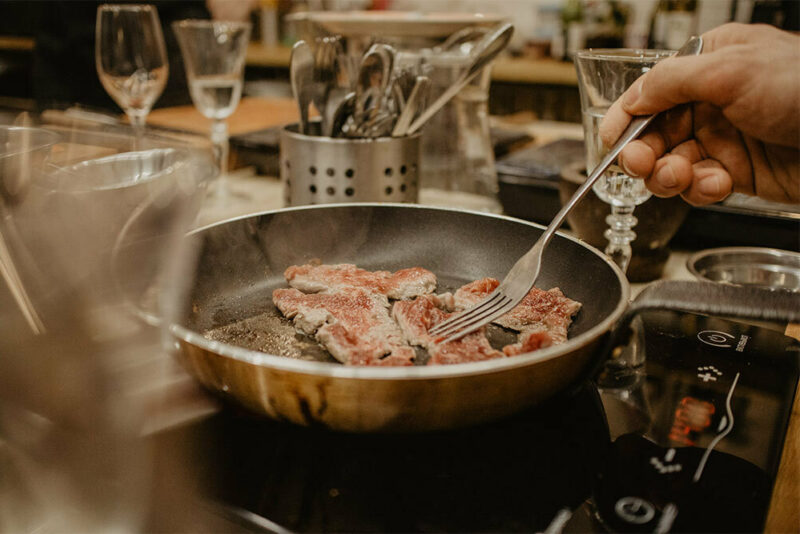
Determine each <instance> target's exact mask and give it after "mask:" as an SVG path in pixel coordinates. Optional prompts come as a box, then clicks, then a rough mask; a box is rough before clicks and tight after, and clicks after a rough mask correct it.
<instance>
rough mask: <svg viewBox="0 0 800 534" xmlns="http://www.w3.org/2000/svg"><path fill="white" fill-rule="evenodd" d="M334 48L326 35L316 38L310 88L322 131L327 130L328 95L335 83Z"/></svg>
mask: <svg viewBox="0 0 800 534" xmlns="http://www.w3.org/2000/svg"><path fill="white" fill-rule="evenodd" d="M336 64H337V58H336V48H335V46H334V41H332V40H331V39H330V38H328V37H322V38H319V39H317V46H316V49H315V50H314V76H313V83H312V89H311V100H312V102H313V103H314V107H315V108H317V111H318V112H319V115H320V117H321V120H322V131H323V133H324V132H327V131H328V130H329V128H328V120H329V117H330V116H329V115H328V106H329V104H330V102H329V101H328V100H329V95H330V93H331V91H332V90H333V88H334V85H335V83H336Z"/></svg>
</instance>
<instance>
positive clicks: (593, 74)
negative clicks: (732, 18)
mask: <svg viewBox="0 0 800 534" xmlns="http://www.w3.org/2000/svg"><path fill="white" fill-rule="evenodd" d="M674 53H675V52H674V51H672V50H637V49H628V48H618V49H589V50H582V51H579V52H577V53H576V54H575V68H576V70H577V73H578V90H579V92H580V97H581V113H582V114H583V133H584V139H585V143H586V169H587V172H591V171H592V169H594V168H595V167H596V166H597V164H598V163H599V162H600V160H601V159H602V158H603V156H605V154H606V153H607V152H608V147H606V146H605V145H604V144H603V141H602V140H601V139H600V133H599V128H600V123H601V122H602V120H603V116H605V114H606V112H607V111H608V108H609V107H610V106H611V104H613V103H614V101H615V100H617V99H618V98H619V97H620V96H621V95H622V93H624V92H625V90H626V89H627V88H628V87H630V85H631V84H632V83H633V82H634V81H635V80H636V79H637V78H638V77H639V76H641V75H642V74H644V73H645V72H647V71H648V70H650V69H651V68H652V67H653V66H654V65H655V64H656V62H658V61H659V60H661V59H663V58H665V57H669V56H671V55H673V54H674ZM593 189H594V192H595V194H597V196H598V197H599V198H600V199H601V200H603V201H604V202H606V203H608V204H611V214H610V215H609V216H608V217H606V222H607V223H608V225H609V228H608V229H607V230H606V232H605V234H604V235H605V237H606V239H608V246H606V249H605V253H606V254H607V255H608V256H609V257H610V258H611V259H612V260H613V261H614V262H615V263H616V264H617V265H619V267H620V268H621V269H622V270H623V271H625V270H626V269H627V267H628V263H629V262H630V259H631V253H632V251H631V242H632V241H633V240H634V239H636V233H635V232H634V231H633V227H634V226H636V223H637V222H638V220H637V219H636V217H634V216H633V210H634V208H635V207H636V206H638V205H639V204H641V203H642V202H644V201H645V200H647V199H648V198H650V195H651V193H650V191H649V190H648V189H647V187H645V185H644V180H639V179H635V178H631V177H630V176H627V175H626V174H625V172H624V171H623V170H622V168H620V167H619V166H618V165H616V164H614V165H611V166H610V167H609V168H608V170H607V171H606V172H605V173H604V175H603V177H601V178H600V179H599V180H598V181H597V183H595V185H594V188H593Z"/></svg>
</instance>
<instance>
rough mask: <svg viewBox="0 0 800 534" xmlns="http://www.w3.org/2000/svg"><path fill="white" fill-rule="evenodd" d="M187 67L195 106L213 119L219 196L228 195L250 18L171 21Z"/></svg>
mask: <svg viewBox="0 0 800 534" xmlns="http://www.w3.org/2000/svg"><path fill="white" fill-rule="evenodd" d="M172 27H173V29H174V31H175V35H176V36H177V38H178V44H179V46H180V48H181V55H182V56H183V62H184V65H185V68H186V78H187V79H188V82H189V91H190V93H191V95H192V101H193V102H194V105H195V107H196V108H197V109H198V111H200V113H202V114H203V115H204V116H206V117H207V118H209V119H211V120H212V124H211V142H212V144H213V145H214V152H215V157H216V159H217V163H218V166H219V179H218V180H217V184H216V196H217V197H220V198H224V197H226V196H227V195H228V193H229V192H228V188H227V182H226V173H227V164H228V126H227V123H226V122H225V119H227V118H228V117H229V116H230V115H231V114H232V113H233V112H234V110H235V109H236V106H238V105H239V99H240V98H241V96H242V83H243V78H244V60H245V53H246V51H247V44H248V42H249V41H250V23H249V22H228V21H211V20H181V21H177V22H175V23H173V25H172Z"/></svg>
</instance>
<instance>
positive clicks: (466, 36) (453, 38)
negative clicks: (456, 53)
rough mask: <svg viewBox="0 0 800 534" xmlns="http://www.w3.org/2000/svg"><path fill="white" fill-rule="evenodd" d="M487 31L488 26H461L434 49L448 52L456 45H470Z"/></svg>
mask: <svg viewBox="0 0 800 534" xmlns="http://www.w3.org/2000/svg"><path fill="white" fill-rule="evenodd" d="M488 31H489V28H486V27H483V26H468V27H466V28H461V29H460V30H458V31H456V32H453V33H451V34H450V35H449V36H448V37H447V39H445V40H444V42H442V44H440V45H439V46H437V47H436V48H435V50H436V51H437V52H449V51H451V50H453V49H455V48H456V47H460V46H462V45H465V44H469V45H470V46H472V45H473V44H474V43H476V42H477V41H478V40H480V39H481V38H482V37H483V36H484V35H486V33H487V32H488Z"/></svg>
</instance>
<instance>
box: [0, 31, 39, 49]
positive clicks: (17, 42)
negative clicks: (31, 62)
mask: <svg viewBox="0 0 800 534" xmlns="http://www.w3.org/2000/svg"><path fill="white" fill-rule="evenodd" d="M35 46H36V41H35V40H34V39H33V37H15V36H11V35H0V50H19V51H22V52H25V51H28V50H33V49H34V47H35Z"/></svg>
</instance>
